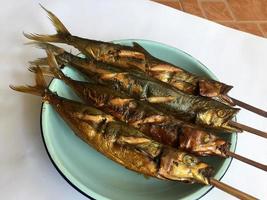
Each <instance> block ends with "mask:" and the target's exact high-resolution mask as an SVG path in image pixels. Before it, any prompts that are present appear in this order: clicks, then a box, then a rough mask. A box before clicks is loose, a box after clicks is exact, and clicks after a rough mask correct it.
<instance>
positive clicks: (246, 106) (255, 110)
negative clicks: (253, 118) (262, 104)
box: [228, 96, 267, 117]
mask: <svg viewBox="0 0 267 200" xmlns="http://www.w3.org/2000/svg"><path fill="white" fill-rule="evenodd" d="M228 97H229V96H228ZM229 98H230V99H231V100H232V101H233V103H234V105H236V106H239V107H242V108H244V109H246V110H249V111H251V112H253V113H256V114H258V115H260V116H263V117H267V112H266V111H264V110H261V109H259V108H256V107H254V106H252V105H249V104H247V103H245V102H242V101H240V100H238V99H235V98H233V97H229Z"/></svg>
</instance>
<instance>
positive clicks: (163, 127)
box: [30, 52, 229, 157]
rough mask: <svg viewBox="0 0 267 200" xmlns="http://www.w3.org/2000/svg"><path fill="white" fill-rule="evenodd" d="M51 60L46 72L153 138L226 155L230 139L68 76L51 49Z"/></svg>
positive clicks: (183, 147) (165, 142) (200, 153)
mask: <svg viewBox="0 0 267 200" xmlns="http://www.w3.org/2000/svg"><path fill="white" fill-rule="evenodd" d="M48 62H49V65H50V68H42V71H45V72H46V73H47V72H49V69H50V73H52V74H54V76H55V77H57V78H59V79H61V80H63V81H64V82H65V83H66V84H67V85H69V86H70V87H71V88H72V89H73V90H74V91H75V92H76V94H77V95H78V96H79V97H80V98H81V99H82V100H83V101H84V102H88V103H89V105H91V104H93V105H94V106H96V107H97V108H99V109H101V110H102V111H104V112H106V113H109V114H111V115H113V116H114V117H116V118H117V119H119V120H121V121H124V122H126V123H128V124H130V125H132V126H133V127H135V128H137V129H138V130H140V131H141V132H143V133H145V134H146V135H147V136H149V137H151V138H152V139H154V140H156V141H158V142H160V143H162V144H165V145H169V146H172V147H175V148H182V149H185V150H187V151H189V152H191V153H194V154H197V155H219V156H222V157H226V154H225V152H226V151H227V149H228V147H229V144H228V142H226V141H224V140H222V139H219V138H218V137H216V136H214V135H213V134H211V133H208V132H206V131H204V130H201V129H200V128H199V127H196V126H195V125H193V124H189V123H186V122H183V121H181V120H178V119H174V118H172V117H170V116H168V115H166V114H164V113H161V112H159V111H158V110H156V109H155V108H153V107H151V106H150V105H148V104H146V103H144V102H140V101H138V100H135V99H132V98H129V97H128V96H127V95H125V94H122V93H118V92H116V91H112V90H110V89H108V88H106V87H103V86H101V85H97V84H95V83H88V82H81V81H75V80H73V79H71V78H69V77H67V76H65V75H64V74H63V73H62V72H61V71H60V70H59V69H58V66H57V63H56V61H55V57H54V56H53V54H51V53H50V52H48ZM30 70H31V71H36V68H34V67H32V68H30Z"/></svg>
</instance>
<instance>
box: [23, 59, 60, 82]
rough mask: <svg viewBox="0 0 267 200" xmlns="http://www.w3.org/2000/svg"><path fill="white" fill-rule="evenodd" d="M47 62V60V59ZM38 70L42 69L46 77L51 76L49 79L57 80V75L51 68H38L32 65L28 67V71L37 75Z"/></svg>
mask: <svg viewBox="0 0 267 200" xmlns="http://www.w3.org/2000/svg"><path fill="white" fill-rule="evenodd" d="M45 60H46V62H47V59H45ZM38 68H40V69H41V71H42V73H43V75H44V76H49V77H52V78H55V75H54V73H53V72H52V71H51V69H50V67H39V66H38V67H37V66H34V65H32V66H30V67H28V70H29V71H30V72H33V73H37V70H38Z"/></svg>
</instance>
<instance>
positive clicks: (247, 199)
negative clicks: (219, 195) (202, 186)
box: [210, 178, 257, 200]
mask: <svg viewBox="0 0 267 200" xmlns="http://www.w3.org/2000/svg"><path fill="white" fill-rule="evenodd" d="M210 184H211V185H213V186H214V187H216V188H218V189H220V190H222V191H224V192H226V193H228V194H231V195H233V196H235V197H237V198H239V199H242V200H257V198H255V197H253V196H251V195H249V194H246V193H244V192H242V191H240V190H237V189H235V188H233V187H231V186H229V185H227V184H225V183H222V182H220V181H218V180H216V179H214V178H210Z"/></svg>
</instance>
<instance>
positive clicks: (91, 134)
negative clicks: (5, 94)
mask: <svg viewBox="0 0 267 200" xmlns="http://www.w3.org/2000/svg"><path fill="white" fill-rule="evenodd" d="M36 83H37V85H36V86H10V87H11V88H12V89H13V90H16V91H19V92H26V93H31V94H34V95H38V96H41V97H42V100H43V101H44V102H47V103H49V104H50V105H51V106H52V107H53V108H54V109H55V111H56V112H58V113H59V115H60V116H61V117H62V118H63V119H64V121H65V122H66V123H67V124H68V125H69V126H70V128H71V129H72V130H73V131H74V133H75V134H76V135H77V136H78V137H79V138H81V139H82V140H83V141H84V142H86V143H87V144H89V145H90V146H92V147H93V148H94V149H96V150H97V151H99V152H100V153H102V154H103V155H105V156H106V157H108V158H110V159H111V160H113V161H115V162H117V163H119V164H121V165H122V166H124V167H126V168H127V169H130V170H133V171H136V172H139V173H142V174H144V175H147V176H152V177H156V178H159V179H169V180H177V181H186V182H190V183H194V182H199V183H202V184H209V177H210V175H211V168H210V167H209V166H208V165H207V164H206V163H203V162H200V161H199V160H198V159H197V158H196V157H194V156H192V155H189V154H187V153H185V152H183V151H178V150H175V149H173V148H169V147H165V146H163V145H161V144H160V143H157V142H155V141H153V140H151V139H150V138H148V137H146V136H145V135H144V134H143V133H141V132H139V131H137V130H135V129H133V128H131V127H129V126H127V125H126V124H124V123H122V122H118V121H116V120H114V118H113V117H112V116H110V115H107V114H105V113H103V112H101V111H100V110H97V109H96V108H93V107H90V106H86V105H84V104H82V103H79V102H75V101H72V100H68V99H65V98H63V97H59V96H57V95H56V94H54V93H52V92H51V91H49V90H48V89H47V85H46V83H45V82H44V78H43V76H42V73H41V70H40V68H37V74H36Z"/></svg>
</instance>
